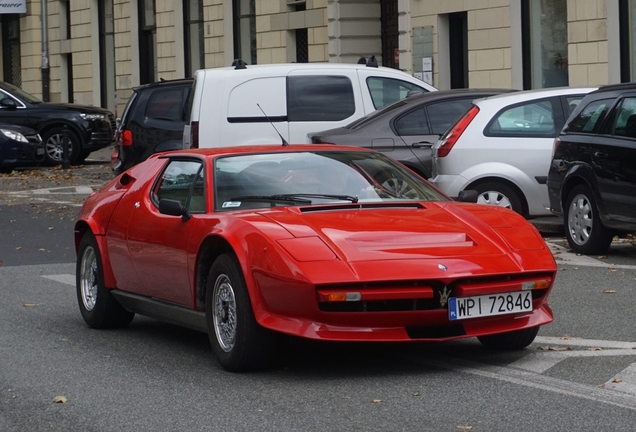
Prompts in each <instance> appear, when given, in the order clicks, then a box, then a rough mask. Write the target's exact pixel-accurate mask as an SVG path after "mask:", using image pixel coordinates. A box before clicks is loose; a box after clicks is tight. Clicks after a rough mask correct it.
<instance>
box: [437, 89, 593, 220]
mask: <svg viewBox="0 0 636 432" xmlns="http://www.w3.org/2000/svg"><path fill="white" fill-rule="evenodd" d="M595 89H596V87H580V88H577V87H562V88H551V89H540V90H529V91H523V92H515V93H510V94H502V95H498V96H491V97H487V98H484V99H479V100H475V101H473V104H472V107H471V108H470V109H469V110H468V111H467V112H466V114H465V115H464V116H463V117H462V118H461V119H459V120H458V121H457V122H456V123H455V124H454V125H453V126H452V127H451V128H449V129H448V131H447V132H446V133H445V134H444V135H443V136H442V137H441V138H440V140H439V141H438V142H437V143H436V144H435V145H434V146H433V177H432V178H431V182H433V183H434V184H435V185H436V186H437V187H439V188H440V189H441V190H443V191H444V192H446V193H447V194H449V195H451V196H456V195H457V194H458V193H459V192H460V191H462V190H465V189H473V190H476V191H477V192H478V193H479V199H478V202H479V203H482V204H492V205H497V206H502V207H507V208H511V209H513V210H514V211H516V212H517V213H520V214H522V215H523V216H525V217H526V218H532V217H536V216H543V215H551V213H550V203H549V199H548V190H547V187H546V181H547V178H548V175H547V174H548V169H549V166H550V157H551V152H552V143H553V141H554V138H555V137H556V135H557V134H558V133H559V131H560V130H561V128H562V127H563V125H564V123H565V120H566V119H567V118H568V116H569V115H570V113H571V112H572V110H573V109H574V108H575V107H576V105H577V104H578V103H579V102H580V101H581V99H583V97H584V96H585V95H586V94H587V93H589V92H590V91H592V90H595Z"/></svg>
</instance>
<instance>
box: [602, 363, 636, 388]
mask: <svg viewBox="0 0 636 432" xmlns="http://www.w3.org/2000/svg"><path fill="white" fill-rule="evenodd" d="M605 388H611V389H613V390H618V391H621V392H623V393H629V394H633V395H636V363H632V364H631V365H629V366H627V368H625V369H624V370H623V371H621V372H620V373H619V374H617V375H615V376H614V377H613V378H612V379H611V380H609V381H607V382H606V383H605Z"/></svg>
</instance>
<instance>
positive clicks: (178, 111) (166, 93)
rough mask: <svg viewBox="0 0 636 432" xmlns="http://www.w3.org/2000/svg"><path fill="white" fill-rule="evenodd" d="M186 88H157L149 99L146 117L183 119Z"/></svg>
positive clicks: (169, 119) (170, 119) (171, 119)
mask: <svg viewBox="0 0 636 432" xmlns="http://www.w3.org/2000/svg"><path fill="white" fill-rule="evenodd" d="M185 90H187V89H184V88H171V89H165V90H164V89H161V90H155V91H154V92H153V93H152V95H151V96H150V99H149V100H148V107H147V108H146V117H148V118H151V119H157V120H168V121H183V119H184V112H183V104H184V101H185V98H186V91H185Z"/></svg>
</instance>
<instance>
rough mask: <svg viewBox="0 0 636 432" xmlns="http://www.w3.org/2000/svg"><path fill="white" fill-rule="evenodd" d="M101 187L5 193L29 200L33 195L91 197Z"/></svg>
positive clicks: (64, 187) (55, 188)
mask: <svg viewBox="0 0 636 432" xmlns="http://www.w3.org/2000/svg"><path fill="white" fill-rule="evenodd" d="M100 187H101V186H61V187H54V188H43V189H30V190H23V191H13V192H4V193H6V194H7V195H12V196H17V197H20V198H28V197H31V196H33V195H90V194H92V193H93V192H94V191H95V189H94V188H100Z"/></svg>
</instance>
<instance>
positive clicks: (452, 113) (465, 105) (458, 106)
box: [426, 97, 474, 135]
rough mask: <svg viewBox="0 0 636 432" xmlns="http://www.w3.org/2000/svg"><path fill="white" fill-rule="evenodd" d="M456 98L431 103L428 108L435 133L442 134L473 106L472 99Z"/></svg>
mask: <svg viewBox="0 0 636 432" xmlns="http://www.w3.org/2000/svg"><path fill="white" fill-rule="evenodd" d="M473 99H474V98H473V97H471V98H468V99H456V100H450V101H443V102H437V103H433V104H430V105H429V106H428V107H427V108H426V109H427V111H428V119H429V121H430V122H431V128H432V129H433V130H432V132H433V134H437V135H442V134H443V133H444V132H446V130H447V129H448V128H449V127H451V125H453V124H454V123H455V122H456V121H457V119H459V118H460V117H461V116H462V115H464V113H465V112H466V111H468V110H469V109H470V107H471V106H472V100H473Z"/></svg>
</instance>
